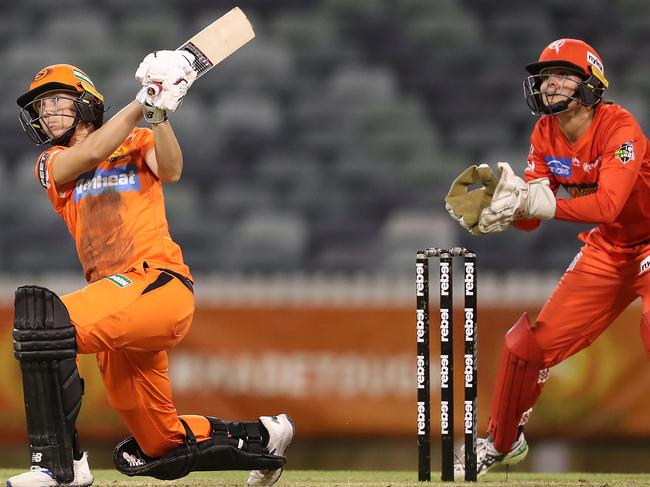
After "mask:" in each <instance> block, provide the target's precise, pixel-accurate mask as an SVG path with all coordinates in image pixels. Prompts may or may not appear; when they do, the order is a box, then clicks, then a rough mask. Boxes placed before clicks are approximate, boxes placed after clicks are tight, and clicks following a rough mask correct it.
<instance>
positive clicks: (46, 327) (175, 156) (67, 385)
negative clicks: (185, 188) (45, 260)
mask: <svg viewBox="0 0 650 487" xmlns="http://www.w3.org/2000/svg"><path fill="white" fill-rule="evenodd" d="M193 61H194V59H193V56H192V55H191V54H189V53H187V52H184V51H183V52H178V51H158V52H156V53H153V54H150V55H148V56H147V57H146V58H145V59H144V61H143V62H142V63H141V64H140V67H139V68H138V70H137V73H136V78H137V80H138V81H139V82H140V83H141V84H142V85H143V88H142V89H141V91H140V92H139V94H138V95H137V98H136V100H135V101H133V102H131V103H129V104H128V105H127V106H126V107H125V108H124V109H122V110H121V111H120V112H118V113H117V114H116V115H115V116H114V117H112V118H111V119H110V120H109V121H108V122H106V123H103V117H104V99H103V97H102V95H101V93H100V92H99V91H98V89H97V88H96V87H95V85H94V83H93V82H92V81H91V79H90V78H89V77H88V75H86V73H84V72H83V71H82V70H81V69H79V68H76V67H75V66H71V65H67V64H57V65H53V66H48V67H46V68H44V69H42V70H41V71H39V72H38V74H37V75H36V76H35V77H34V79H33V80H32V82H31V85H30V87H29V90H28V91H27V92H26V93H25V94H24V95H22V96H20V97H19V98H18V105H19V106H20V108H21V111H20V121H21V125H22V127H23V129H24V130H25V132H26V133H27V135H28V136H29V137H30V139H31V140H32V141H33V142H34V143H36V144H37V145H43V144H50V145H51V146H52V147H51V148H49V149H47V150H45V151H44V152H43V153H42V154H41V155H40V156H39V157H38V160H37V164H36V178H37V179H38V181H39V182H40V184H41V186H42V187H43V189H44V190H45V192H46V194H47V196H48V198H49V199H50V202H51V203H52V207H53V208H54V210H55V211H56V213H57V214H58V215H59V216H60V217H61V219H62V220H63V221H64V222H65V224H66V225H67V227H68V230H69V231H70V234H71V235H72V237H73V238H74V240H75V243H76V248H77V253H78V255H79V260H80V261H81V265H82V267H83V271H84V275H85V277H86V280H87V281H88V286H86V287H84V288H83V289H80V290H79V291H76V292H73V293H71V294H67V295H65V296H60V297H59V296H57V295H56V294H55V293H53V292H52V291H50V290H48V289H45V288H43V287H39V286H31V285H30V286H23V287H20V288H19V289H18V290H17V291H16V301H15V321H14V335H13V336H14V350H15V356H16V358H17V359H18V360H19V361H20V366H21V370H22V377H23V389H24V396H25V411H26V416H27V431H28V434H29V448H30V453H31V464H32V467H31V469H30V470H29V471H27V472H25V473H22V474H20V475H17V476H14V477H12V478H10V479H9V480H8V481H7V485H8V486H9V487H23V486H24V487H36V486H38V487H42V486H47V487H49V486H57V485H62V484H66V485H72V486H75V487H80V486H88V485H91V484H92V482H93V476H92V475H91V473H90V469H89V466H88V457H87V453H86V452H83V451H82V450H81V448H80V446H79V442H78V438H77V431H76V428H75V422H76V419H77V416H78V414H79V410H80V408H81V399H82V395H83V380H82V379H81V378H80V377H79V373H78V370H77V354H80V353H94V354H96V355H97V362H98V364H99V368H100V371H101V374H102V377H103V381H104V385H105V387H106V392H107V396H108V400H109V403H110V405H111V407H112V408H113V409H114V410H115V411H117V412H118V413H119V414H120V416H121V417H122V419H123V420H124V422H125V423H126V426H127V427H128V429H129V431H130V433H131V434H132V435H133V436H132V437H130V438H128V439H126V440H124V441H122V442H121V443H120V444H119V445H117V447H116V449H115V453H114V460H115V465H116V467H117V469H118V470H119V471H120V472H122V473H124V474H126V475H147V476H152V477H156V478H158V479H177V478H180V477H183V476H185V475H187V474H188V473H189V472H190V471H195V470H240V469H241V470H251V473H250V476H249V478H248V483H249V485H272V484H274V483H275V482H276V481H277V480H278V478H279V477H280V474H281V472H282V467H283V466H284V463H285V457H284V455H285V450H286V448H287V447H288V446H289V443H290V442H291V439H292V437H293V433H294V428H293V424H292V423H291V420H290V419H289V417H288V416H287V415H286V414H281V415H278V416H262V417H260V418H259V421H253V422H229V421H223V420H221V419H217V418H214V417H205V416H179V415H178V414H177V412H176V409H175V407H174V404H173V403H172V399H171V398H172V392H171V384H170V381H169V377H168V372H167V369H168V360H167V350H169V349H170V348H172V347H174V346H175V345H176V344H177V343H179V342H180V341H181V340H182V338H183V337H184V336H185V334H186V333H187V332H188V330H189V328H190V324H191V322H192V316H193V314H194V294H193V283H192V276H191V274H190V271H189V269H188V267H187V266H186V265H185V263H184V262H183V257H182V254H181V249H180V247H179V246H178V245H177V244H176V243H175V242H174V241H173V240H172V239H171V237H170V234H169V230H168V227H167V220H166V219H165V207H164V200H163V191H162V183H169V182H175V181H178V180H179V178H180V177H181V172H182V169H183V157H182V153H181V149H180V147H179V145H178V142H177V141H176V138H175V136H174V132H173V131H172V128H171V125H170V124H169V121H168V120H167V114H168V113H170V112H173V111H174V110H176V109H177V108H178V106H179V105H180V103H181V101H182V99H183V96H184V95H185V93H186V92H187V89H188V88H189V87H190V86H191V85H192V82H193V81H194V79H195V78H196V72H195V71H194V69H193V68H192V63H193ZM152 82H156V83H158V85H157V86H161V87H162V90H161V91H160V92H159V93H157V94H155V95H153V96H149V95H148V94H147V90H146V87H147V86H148V85H149V84H151V83H152ZM143 114H144V119H145V120H146V121H147V122H149V123H150V124H151V128H138V127H136V125H137V124H138V123H139V122H140V121H141V120H142V117H143ZM43 252H47V249H46V248H44V249H43Z"/></svg>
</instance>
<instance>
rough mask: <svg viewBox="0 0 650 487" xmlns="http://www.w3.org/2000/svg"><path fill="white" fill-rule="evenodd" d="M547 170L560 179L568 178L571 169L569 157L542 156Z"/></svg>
mask: <svg viewBox="0 0 650 487" xmlns="http://www.w3.org/2000/svg"><path fill="white" fill-rule="evenodd" d="M544 160H545V161H546V165H547V166H548V170H549V171H551V173H553V174H554V175H555V176H558V177H561V178H570V177H571V173H572V169H571V158H570V157H553V156H544Z"/></svg>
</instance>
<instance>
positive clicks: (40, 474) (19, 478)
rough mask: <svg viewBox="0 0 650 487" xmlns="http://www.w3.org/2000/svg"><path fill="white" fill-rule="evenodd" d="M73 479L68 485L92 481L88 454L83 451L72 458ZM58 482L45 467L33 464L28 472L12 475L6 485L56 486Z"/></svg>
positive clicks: (85, 484)
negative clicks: (79, 455)
mask: <svg viewBox="0 0 650 487" xmlns="http://www.w3.org/2000/svg"><path fill="white" fill-rule="evenodd" d="M72 467H73V468H74V480H73V481H72V483H70V484H68V485H69V486H70V487H88V486H89V485H92V483H93V480H94V479H93V476H92V474H91V473H90V467H89V466H88V454H87V453H86V452H84V453H83V456H82V457H81V459H80V460H73V462H72ZM59 485H62V484H59V483H58V482H57V481H56V479H55V478H54V474H53V473H52V472H50V471H49V470H48V469H47V468H43V467H39V466H37V465H34V466H32V467H30V469H29V471H28V472H23V473H21V474H19V475H14V476H13V477H11V478H10V479H8V480H7V487H57V486H59Z"/></svg>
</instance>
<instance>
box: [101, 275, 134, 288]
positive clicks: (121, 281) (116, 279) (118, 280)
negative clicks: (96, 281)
mask: <svg viewBox="0 0 650 487" xmlns="http://www.w3.org/2000/svg"><path fill="white" fill-rule="evenodd" d="M106 279H108V280H109V281H111V282H112V283H113V284H115V285H116V286H117V287H127V286H130V285H131V284H133V281H132V280H131V279H129V278H128V277H126V276H125V275H124V274H113V275H112V276H108V277H107V278H106Z"/></svg>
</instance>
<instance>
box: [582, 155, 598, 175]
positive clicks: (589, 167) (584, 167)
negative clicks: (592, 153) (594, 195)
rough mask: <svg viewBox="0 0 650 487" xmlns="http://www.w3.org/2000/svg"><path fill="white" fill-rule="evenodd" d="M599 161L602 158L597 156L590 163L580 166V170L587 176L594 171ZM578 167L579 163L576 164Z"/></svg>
mask: <svg viewBox="0 0 650 487" xmlns="http://www.w3.org/2000/svg"><path fill="white" fill-rule="evenodd" d="M601 160H602V158H601V157H600V156H598V157H596V159H594V160H593V161H591V162H585V163H584V164H583V165H582V170H583V171H584V172H586V173H587V174H589V173H590V172H591V171H592V170H593V169H596V168H597V167H598V166H599V165H600V161H601ZM578 165H579V163H578Z"/></svg>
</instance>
